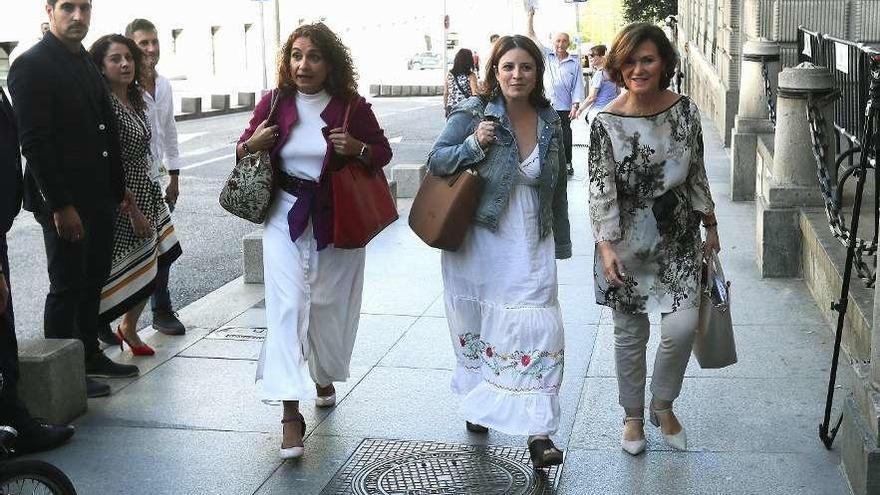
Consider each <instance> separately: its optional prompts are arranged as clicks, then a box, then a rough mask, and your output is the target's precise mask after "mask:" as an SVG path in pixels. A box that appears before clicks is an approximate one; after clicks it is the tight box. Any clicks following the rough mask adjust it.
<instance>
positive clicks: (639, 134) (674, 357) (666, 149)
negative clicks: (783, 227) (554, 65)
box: [589, 23, 720, 455]
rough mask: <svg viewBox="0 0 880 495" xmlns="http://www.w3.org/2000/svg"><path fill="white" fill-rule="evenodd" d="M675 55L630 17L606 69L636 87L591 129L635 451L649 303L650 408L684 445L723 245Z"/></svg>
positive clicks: (601, 236)
mask: <svg viewBox="0 0 880 495" xmlns="http://www.w3.org/2000/svg"><path fill="white" fill-rule="evenodd" d="M676 61H677V56H676V54H675V50H674V48H673V47H672V45H671V44H670V42H669V40H668V39H667V38H666V36H665V35H664V33H663V31H661V30H660V29H659V28H657V27H656V26H653V25H650V24H646V23H635V24H631V25H629V26H627V27H626V28H624V29H623V31H621V32H620V33H619V34H618V36H617V39H616V40H615V42H614V46H613V47H612V49H611V52H610V54H609V56H608V60H607V71H608V75H609V76H610V77H611V79H612V80H613V81H615V82H616V83H617V84H618V85H620V86H623V87H626V89H627V90H628V91H627V92H625V93H624V94H623V95H621V96H620V97H618V98H617V99H615V100H614V101H613V102H611V103H610V104H609V105H608V106H607V107H606V108H605V111H603V112H600V113H599V114H598V115H597V116H596V119H595V120H594V121H593V123H592V126H591V129H590V143H591V144H590V154H589V202H590V208H589V209H590V220H591V222H592V227H593V236H594V237H595V240H596V251H595V260H594V263H595V265H594V266H595V267H594V277H595V288H596V301H597V302H598V303H599V304H601V305H604V306H608V307H610V308H611V309H612V314H613V317H614V339H615V361H616V364H617V380H618V389H619V402H620V405H621V406H623V408H624V410H625V412H626V416H625V420H624V431H623V438H622V440H621V446H622V447H623V449H624V450H625V451H627V452H629V453H630V454H633V455H636V454H639V453H640V452H642V451H643V450H644V449H645V434H644V404H645V375H646V371H645V370H646V365H645V353H646V349H645V347H646V344H647V342H648V335H649V323H648V313H657V312H659V313H661V314H662V319H661V321H662V323H661V338H660V345H659V348H658V350H657V358H656V360H655V363H654V375H653V378H652V381H651V392H652V395H653V398H652V400H651V404H650V413H651V414H650V419H651V422H652V423H653V424H654V425H655V426H659V427H660V429H661V433H662V435H663V438H664V439H665V440H666V442H667V443H668V444H669V445H670V446H671V447H673V448H676V449H680V450H685V449H687V437H686V436H685V431H684V428H683V427H682V426H681V424H680V423H679V421H678V419H677V418H676V416H675V414H674V413H673V412H672V402H673V401H674V400H675V399H676V398H677V397H678V395H679V393H680V391H681V384H682V380H683V377H684V370H685V367H686V366H687V362H688V359H689V357H690V353H691V347H692V345H693V338H694V332H695V330H696V328H697V319H698V315H699V301H700V298H699V289H700V268H701V258H702V257H703V256H704V255H705V254H706V253H708V252H709V251H710V250H718V249H719V248H720V243H719V240H718V233H717V225H718V223H717V221H716V220H715V214H714V208H715V206H714V203H713V202H712V195H711V193H710V191H709V181H708V179H707V178H706V169H705V167H704V163H703V134H702V128H701V126H700V114H699V110H698V109H697V107H696V105H694V103H693V102H692V101H691V100H690V99H689V98H687V97H683V96H680V95H678V94H676V93H673V92H672V91H670V90H668V89H666V88H667V87H668V86H669V81H670V78H671V76H672V71H673V68H674V67H675V65H676ZM701 220H702V223H703V227H704V228H705V232H706V242H705V244H704V245H703V246H702V247H701V236H700V221H701Z"/></svg>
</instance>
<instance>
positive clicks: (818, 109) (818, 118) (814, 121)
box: [807, 90, 877, 287]
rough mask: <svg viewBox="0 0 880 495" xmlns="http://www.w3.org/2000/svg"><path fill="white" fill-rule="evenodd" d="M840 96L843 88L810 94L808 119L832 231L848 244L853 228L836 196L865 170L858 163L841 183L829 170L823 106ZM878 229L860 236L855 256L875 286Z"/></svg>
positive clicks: (862, 272) (858, 267)
mask: <svg viewBox="0 0 880 495" xmlns="http://www.w3.org/2000/svg"><path fill="white" fill-rule="evenodd" d="M839 97H840V92H839V91H837V90H835V91H832V92H830V93H828V94H826V95H823V96H820V97H815V96H813V95H812V94H809V95H808V96H807V120H808V121H809V124H810V148H811V150H812V151H813V157H814V158H815V159H816V165H817V177H818V179H819V190H820V191H821V193H822V201H823V202H824V203H825V213H826V216H827V217H828V226H829V228H830V229H831V233H832V234H833V235H834V237H836V238H837V239H838V240H839V241H840V242H841V244H843V245H844V246H847V245H848V244H849V239H850V231H849V228H848V227H846V220H845V219H844V217H843V213H842V211H841V207H842V206H843V205H842V204H841V203H840V202H838V201H837V200H836V199H835V198H838V197H841V198H842V195H838V189H839V188H842V187H843V183H844V181H845V180H846V178H847V177H849V176H850V175H851V176H852V177H855V178H858V175H859V174H860V173H861V172H860V171H859V169H858V167H856V169H855V170H853V171H852V173H851V174H849V173H847V174H844V175H843V179H842V180H841V182H840V183H839V184H838V183H836V182H835V181H834V180H832V178H831V174H830V172H829V170H828V163H829V162H828V148H829V146H828V142H829V141H828V136H827V135H826V134H825V129H826V121H825V117H824V115H822V108H824V107H826V106H827V105H830V104H831V103H833V102H834V101H835V100H837V99H838V98H839ZM876 237H877V236H876V232H875V235H874V240H873V241H866V240H864V239H861V238H858V237H856V249H855V258H854V260H853V266H854V268H855V269H856V273H857V274H858V276H859V278H860V279H862V280H863V281H864V282H865V285H866V286H867V287H873V286H874V281H875V280H876V276H877V275H876V271H875V266H876V253H877V240H876ZM866 256H874V257H875V259H874V262H873V263H871V264H870V265H869V264H868V262H866V261H865V257H866Z"/></svg>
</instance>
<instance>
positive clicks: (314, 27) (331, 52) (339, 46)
mask: <svg viewBox="0 0 880 495" xmlns="http://www.w3.org/2000/svg"><path fill="white" fill-rule="evenodd" d="M301 37H305V38H308V39H309V40H311V42H312V43H313V44H314V45H315V47H316V48H317V49H318V51H319V52H321V56H322V57H324V58H325V59H326V60H327V64H328V65H329V66H330V70H329V72H328V73H327V80H326V81H325V82H324V89H326V90H327V93H329V94H330V95H331V96H339V97H343V98H351V97H353V96H355V95H356V94H357V77H358V76H357V71H355V69H354V63H353V62H352V61H351V52H350V51H349V50H348V47H347V46H345V45H344V44H343V43H342V40H341V39H339V36H337V35H336V33H334V32H333V31H331V30H330V28H329V27H327V25H325V24H324V23H323V22H317V23H315V24H303V25H302V26H300V27H298V28H296V29H295V30H294V31H293V32H292V33H290V36H289V37H288V38H287V41H286V42H285V43H284V46H283V47H282V48H281V51H280V52H279V54H278V87H279V88H282V89H284V88H290V89H296V81H294V79H293V77H292V76H291V75H290V52H291V50H292V49H293V42H294V41H296V40H297V38H301Z"/></svg>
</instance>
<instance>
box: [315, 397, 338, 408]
mask: <svg viewBox="0 0 880 495" xmlns="http://www.w3.org/2000/svg"><path fill="white" fill-rule="evenodd" d="M315 405H316V406H317V407H333V406H335V405H336V394H330V395H327V396H323V397H322V396H320V395H319V396H318V397H317V398H316V399H315Z"/></svg>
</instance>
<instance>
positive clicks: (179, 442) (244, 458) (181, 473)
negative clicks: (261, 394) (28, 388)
mask: <svg viewBox="0 0 880 495" xmlns="http://www.w3.org/2000/svg"><path fill="white" fill-rule="evenodd" d="M275 443H276V439H275V438H273V437H272V436H271V435H267V434H264V433H254V432H231V431H210V430H189V429H179V428H151V427H142V426H141V427H132V428H127V427H120V426H82V425H79V426H78V428H77V433H76V435H74V437H73V439H71V441H70V442H69V443H68V444H66V445H64V446H62V447H60V448H58V449H56V450H53V451H50V452H45V453H43V454H41V455H40V456H39V458H40V459H41V460H45V461H48V462H51V463H52V464H55V465H56V466H58V467H59V468H61V470H63V471H64V472H65V474H67V475H68V476H69V477H70V478H71V480H72V481H73V483H74V486H75V487H76V490H77V493H80V494H83V495H91V494H95V495H97V494H111V493H112V494H117V493H119V494H121V493H124V494H125V495H157V494H177V493H181V494H182V493H193V494H195V493H199V494H202V493H204V494H208V493H210V494H218V495H227V494H228V495H241V494H244V493H254V492H255V491H256V490H257V489H258V488H259V487H260V485H261V484H262V483H263V482H264V480H265V479H266V478H268V477H269V476H270V475H271V474H272V472H273V471H275V470H276V469H277V468H278V466H279V464H280V463H281V461H280V459H278V458H277V453H276V449H277V447H276V446H275ZM299 493H303V494H305V493H309V492H299Z"/></svg>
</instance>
